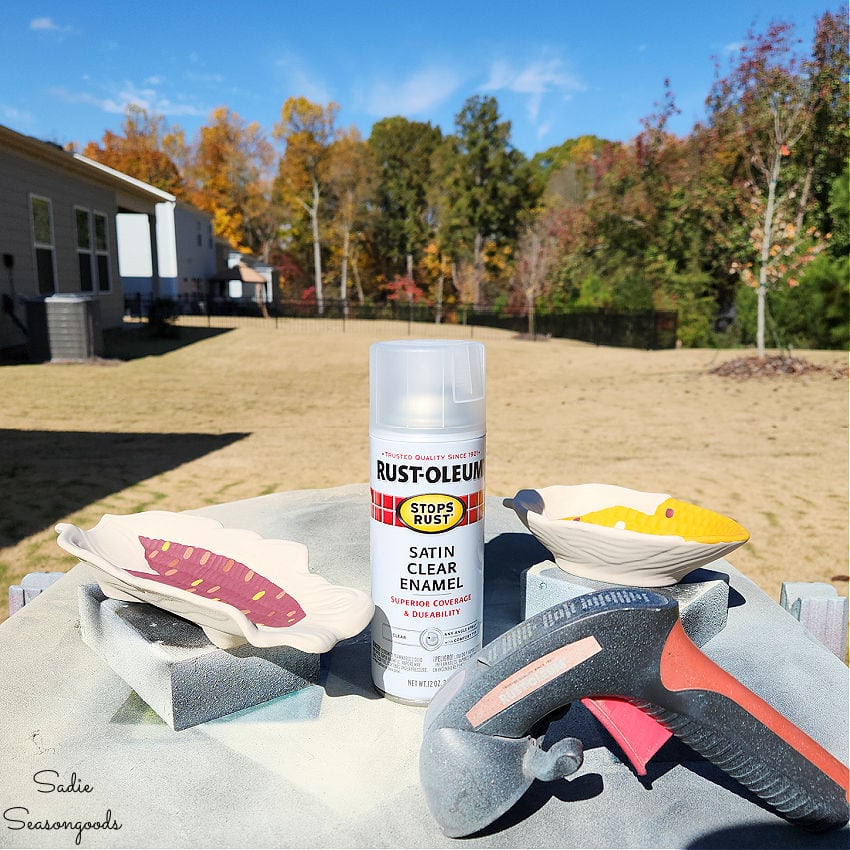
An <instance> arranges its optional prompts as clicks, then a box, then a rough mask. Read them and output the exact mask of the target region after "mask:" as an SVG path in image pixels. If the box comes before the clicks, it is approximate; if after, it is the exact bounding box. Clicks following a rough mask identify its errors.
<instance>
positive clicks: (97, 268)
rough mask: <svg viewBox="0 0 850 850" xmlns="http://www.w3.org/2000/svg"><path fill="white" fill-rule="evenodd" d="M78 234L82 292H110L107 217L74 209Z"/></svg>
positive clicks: (78, 208)
mask: <svg viewBox="0 0 850 850" xmlns="http://www.w3.org/2000/svg"><path fill="white" fill-rule="evenodd" d="M74 222H75V225H76V232H77V265H78V268H79V273H80V291H81V292H94V291H95V286H96V287H97V291H98V292H108V291H109V288H110V283H109V241H108V237H107V226H106V216H105V215H104V214H103V213H98V212H95V213H91V212H89V211H88V210H86V209H82V208H81V207H75V208H74Z"/></svg>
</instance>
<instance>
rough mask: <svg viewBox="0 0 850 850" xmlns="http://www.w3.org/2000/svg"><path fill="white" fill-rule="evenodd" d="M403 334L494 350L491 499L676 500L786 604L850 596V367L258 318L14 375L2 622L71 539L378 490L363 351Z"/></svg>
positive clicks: (67, 559)
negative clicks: (787, 370)
mask: <svg viewBox="0 0 850 850" xmlns="http://www.w3.org/2000/svg"><path fill="white" fill-rule="evenodd" d="M409 330H410V331H411V332H412V333H413V335H414V336H434V335H438V334H439V335H455V336H461V337H469V336H470V334H473V333H474V337H475V338H476V339H480V340H481V341H482V342H484V344H485V346H486V348H487V380H488V417H487V419H488V436H487V441H488V454H487V493H488V495H491V496H498V497H502V496H508V495H513V494H514V493H515V492H516V491H517V490H519V489H522V488H526V487H542V486H545V485H548V484H576V483H581V482H590V481H599V482H605V483H612V484H620V485H623V486H626V487H634V488H636V489H641V490H652V491H659V492H666V493H670V494H671V495H673V496H675V497H676V498H680V499H685V500H688V501H693V502H695V503H697V504H700V505H703V506H705V507H708V508H712V509H714V510H717V511H721V512H723V513H726V514H728V515H729V516H732V517H734V518H735V519H737V520H738V521H739V522H741V523H742V524H743V525H744V526H745V527H746V528H747V529H748V530H749V531H750V534H751V540H750V542H749V543H747V544H746V545H745V546H743V547H742V548H741V549H739V550H737V551H736V552H734V553H733V554H732V555H731V556H730V560H731V561H732V563H734V564H735V566H737V567H738V568H739V569H741V570H742V571H743V572H744V573H746V574H747V575H748V576H750V578H752V579H753V580H754V581H756V582H757V583H758V584H759V585H761V586H762V587H763V588H764V590H765V591H766V592H767V593H768V594H769V595H770V596H771V597H773V598H774V599H777V600H778V598H779V589H780V586H781V582H782V581H825V582H832V583H833V584H834V585H835V586H836V588H837V589H838V591H839V593H841V594H842V595H846V594H847V583H846V581H845V580H844V578H845V574H846V571H847V503H848V502H847V496H848V493H847V461H848V442H847V425H848V419H847V385H846V381H845V380H837V379H835V377H834V376H833V372H834V370H836V369H838V370H840V369H844V370H846V364H847V355H846V354H843V353H835V352H800V353H799V356H800V357H801V358H804V359H805V360H806V361H809V362H811V363H813V364H817V365H819V366H822V367H823V368H822V369H815V370H807V371H806V372H805V373H803V374H799V375H796V376H794V378H793V379H792V380H726V379H724V378H723V377H722V376H721V375H720V374H717V373H714V372H713V370H714V369H715V368H716V367H721V366H723V365H724V364H725V363H726V362H728V361H730V360H734V359H736V358H738V357H739V355H740V352H731V351H730V352H717V351H708V350H678V351H636V350H632V349H613V348H597V347H594V346H592V345H588V344H584V343H578V342H572V341H569V340H559V339H550V340H547V341H545V342H543V341H532V340H528V339H522V338H516V337H515V336H514V335H512V334H511V333H509V332H501V331H495V330H488V329H483V328H475V329H474V331H473V330H471V329H469V328H447V329H442V330H438V329H436V328H434V327H433V326H427V325H426V326H421V325H416V326H413V327H412V328H410V329H409V328H408V325H407V324H406V323H389V322H347V323H346V330H345V332H342V331H341V329H340V326H339V325H338V324H336V325H332V324H330V323H329V324H328V325H323V323H307V322H284V321H281V322H280V323H279V324H278V325H275V324H274V322H267V323H262V322H259V321H258V322H256V323H251V324H246V325H245V326H243V327H240V328H238V329H236V330H230V331H226V332H223V331H220V332H215V333H206V332H205V333H201V332H200V330H197V329H189V328H184V329H183V331H182V335H183V338H182V340H181V341H182V342H183V343H187V342H188V343H191V344H182V345H173V344H171V345H169V346H163V347H162V348H161V349H158V353H157V354H155V355H149V356H142V354H143V350H142V348H141V347H140V345H139V343H138V339H139V338H135V337H132V336H131V337H129V338H128V342H130V343H133V345H135V350H134V352H133V354H132V355H131V356H132V357H133V359H130V360H127V361H126V362H123V363H121V364H120V365H117V366H114V367H111V368H102V367H97V366H90V365H86V364H65V365H61V366H57V365H52V364H41V365H26V364H22V365H13V366H11V365H10V366H4V367H0V392H2V394H3V405H2V407H0V482H1V483H2V485H3V492H4V500H3V508H2V511H0V605H2V606H3V607H2V608H0V617H3V616H5V604H6V599H7V593H6V588H7V586H8V585H9V584H14V583H17V582H18V581H19V580H20V578H21V577H22V576H23V575H25V574H26V573H28V572H31V571H34V570H65V569H68V568H69V567H71V566H73V565H74V563H75V560H74V559H73V558H72V557H71V556H68V555H66V554H65V553H64V552H62V550H60V549H59V548H58V547H57V546H56V543H55V537H56V535H55V533H54V531H53V526H54V525H55V524H56V523H57V522H60V521H66V522H73V523H75V524H77V525H81V526H83V527H86V528H88V527H91V526H92V525H94V524H95V523H96V522H97V521H98V519H99V518H100V517H101V516H102V515H103V514H104V513H132V512H135V511H141V510H149V509H164V510H188V509H191V508H198V507H201V506H204V505H209V504H216V503H222V502H229V501H232V500H236V499H244V498H250V497H253V496H259V495H264V494H266V493H271V492H276V491H281V490H295V489H309V488H317V487H318V488H321V487H334V486H338V485H342V484H349V483H353V482H365V481H367V480H368V477H369V469H368V404H369V402H368V396H369V389H368V388H369V374H368V372H369V368H368V350H369V345H370V344H371V343H372V342H373V341H375V340H378V339H392V338H402V337H407V336H408V331H409ZM135 333H137V332H135ZM134 340H135V342H134ZM845 375H846V371H845ZM518 530H520V529H518ZM328 533H333V529H329V530H328Z"/></svg>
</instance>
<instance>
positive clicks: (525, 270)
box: [515, 212, 559, 339]
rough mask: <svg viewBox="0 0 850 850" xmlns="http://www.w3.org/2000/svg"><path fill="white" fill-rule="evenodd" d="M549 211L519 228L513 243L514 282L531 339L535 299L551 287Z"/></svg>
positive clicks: (553, 249) (554, 252) (554, 248)
mask: <svg viewBox="0 0 850 850" xmlns="http://www.w3.org/2000/svg"><path fill="white" fill-rule="evenodd" d="M553 218H554V214H553V213H552V212H549V213H542V214H540V215H538V216H537V217H536V218H535V219H534V220H533V221H532V222H530V223H529V224H527V225H526V226H525V228H524V229H523V231H522V234H521V235H520V238H519V243H518V245H517V260H516V270H515V274H516V281H517V284H518V285H519V288H520V290H521V292H522V295H523V297H524V299H525V305H526V310H527V312H528V335H529V337H530V338H531V339H534V336H535V329H534V319H535V308H536V305H537V300H538V299H539V298H540V297H541V296H542V295H543V294H544V293H545V292H546V291H547V290H548V289H549V288H550V287H551V285H552V279H551V277H550V275H551V272H552V269H553V267H554V265H555V262H556V261H557V259H558V256H559V252H558V244H557V240H556V238H555V233H554V229H553V224H554V221H553Z"/></svg>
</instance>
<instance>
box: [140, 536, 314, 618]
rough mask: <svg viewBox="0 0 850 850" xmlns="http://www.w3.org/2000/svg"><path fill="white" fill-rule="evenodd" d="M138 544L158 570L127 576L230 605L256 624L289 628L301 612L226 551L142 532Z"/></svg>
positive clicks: (292, 600)
mask: <svg viewBox="0 0 850 850" xmlns="http://www.w3.org/2000/svg"><path fill="white" fill-rule="evenodd" d="M139 542H140V543H141V544H142V547H143V548H144V550H145V560H146V561H147V562H148V564H150V566H151V567H152V568H153V569H154V570H156V573H157V574H156V575H152V574H151V573H143V572H139V571H138V570H127V572H128V573H130V574H131V575H134V576H137V577H139V578H144V579H149V580H150V581H158V582H162V583H163V584H167V585H169V586H170V587H176V588H178V589H180V590H186V591H188V592H189V593H194V594H196V595H197V596H202V597H205V598H207V599H211V600H213V601H215V602H224V603H225V604H227V605H232V606H233V607H234V608H236V609H238V610H239V611H241V612H242V613H243V614H244V615H245V616H246V617H247V618H248V619H249V620H250V621H251V622H252V623H254V625H257V626H271V627H274V628H281V627H285V626H291V625H293V624H294V623H297V622H298V621H299V620H303V619H304V617H305V616H306V614H305V613H304V609H303V608H302V607H301V606H300V605H299V604H298V602H297V601H296V599H295V598H294V597H292V596H290V595H289V594H288V593H287V592H286V591H285V590H284V589H283V588H282V587H279V586H278V585H276V584H275V583H274V582H272V581H269V580H268V579H267V578H265V577H264V576H261V575H259V574H258V573H255V572H254V571H253V570H251V569H249V568H248V567H246V566H245V564H240V563H239V561H236V560H234V559H233V558H229V557H228V556H227V555H218V554H216V553H215V552H211V551H210V550H209V549H205V548H203V547H196V546H187V545H186V544H184V543H177V542H175V541H173V540H153V539H151V538H150V537H142V536H141V535H139Z"/></svg>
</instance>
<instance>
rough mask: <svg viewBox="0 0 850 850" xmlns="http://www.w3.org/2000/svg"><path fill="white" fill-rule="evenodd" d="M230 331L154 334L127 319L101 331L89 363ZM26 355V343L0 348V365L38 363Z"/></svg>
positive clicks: (172, 328) (175, 329) (169, 328)
mask: <svg viewBox="0 0 850 850" xmlns="http://www.w3.org/2000/svg"><path fill="white" fill-rule="evenodd" d="M231 330H233V328H190V327H182V326H177V325H166V326H165V327H164V328H163V329H162V330H161V331H160V332H159V333H155V332H154V331H153V330H152V329H151V328H150V326H149V325H147V324H146V323H142V322H139V323H132V322H127V323H125V324H124V326H123V327H121V328H110V329H108V330H105V331H104V332H103V353H102V354H101V355H100V356H99V357H97V358H93V359H92V361H91V363H92V364H93V365H104V364H111V363H113V362H116V361H117V365H120V363H121V362H122V361H128V360H138V359H139V358H140V357H151V356H159V355H162V354H168V353H169V352H171V351H176V350H177V349H179V348H183V347H185V346H187V345H194V344H195V343H197V342H203V341H204V340H206V339H211V338H212V337H216V336H219V335H221V334H224V333H228V332H229V331H231ZM30 355H31V352H30V349H29V348H28V347H27V346H26V345H18V346H13V347H12V348H0V366H21V365H24V364H26V363H33V362H42V361H41V357H35V359H33V357H31V356H30ZM33 356H35V355H33ZM42 356H44V355H43V354H42Z"/></svg>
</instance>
